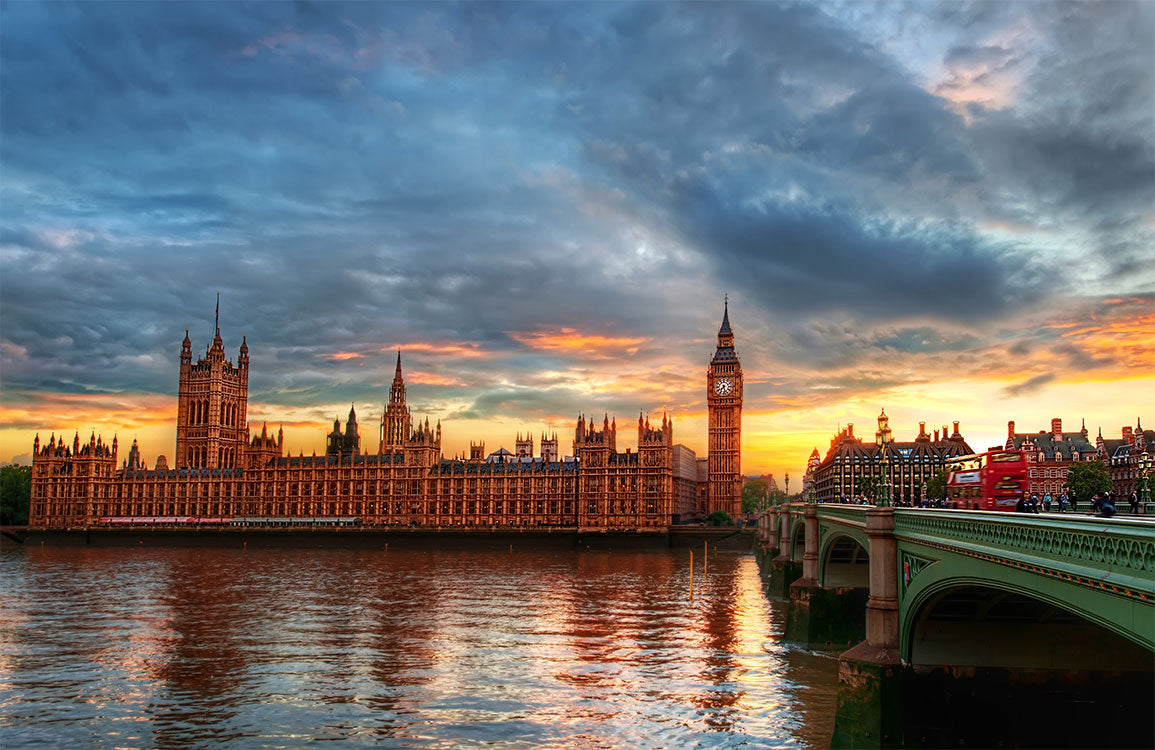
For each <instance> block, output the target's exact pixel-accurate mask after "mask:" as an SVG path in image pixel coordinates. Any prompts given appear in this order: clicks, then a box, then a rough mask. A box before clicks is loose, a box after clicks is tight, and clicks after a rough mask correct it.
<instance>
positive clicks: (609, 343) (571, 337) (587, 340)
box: [507, 328, 646, 354]
mask: <svg viewBox="0 0 1155 750" xmlns="http://www.w3.org/2000/svg"><path fill="white" fill-rule="evenodd" d="M507 333H508V335H509V337H510V338H512V339H513V340H514V341H517V342H518V343H521V344H525V345H526V346H528V347H530V348H531V349H542V350H544V351H573V352H577V351H581V352H594V353H600V352H602V351H606V350H622V351H625V352H627V353H629V354H637V352H638V348H639V347H640V346H641V345H642V344H644V343H646V339H645V338H641V337H630V336H602V335H599V334H587V333H581V332H579V331H578V330H577V329H576V328H559V329H556V330H552V331H508V332H507Z"/></svg>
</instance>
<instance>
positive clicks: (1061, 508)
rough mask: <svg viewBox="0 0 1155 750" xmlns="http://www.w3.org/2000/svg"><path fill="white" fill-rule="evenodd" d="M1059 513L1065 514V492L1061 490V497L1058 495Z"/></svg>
mask: <svg viewBox="0 0 1155 750" xmlns="http://www.w3.org/2000/svg"><path fill="white" fill-rule="evenodd" d="M1059 512H1060V513H1066V512H1067V491H1066V490H1063V493H1062V494H1061V495H1059Z"/></svg>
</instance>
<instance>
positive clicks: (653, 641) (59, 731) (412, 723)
mask: <svg viewBox="0 0 1155 750" xmlns="http://www.w3.org/2000/svg"><path fill="white" fill-rule="evenodd" d="M699 552H700V550H699ZM689 554H690V553H689V550H686V549H673V550H671V549H647V550H625V549H614V550H588V549H582V550H577V549H572V548H559V547H558V546H556V545H555V546H554V547H552V548H551V547H544V546H539V547H537V548H534V547H532V546H530V545H522V544H514V545H513V548H512V549H507V548H505V547H504V545H503V546H501V547H496V545H490V546H489V547H487V548H464V549H461V548H459V549H398V548H396V547H394V548H393V549H335V548H319V549H318V548H299V547H291V546H288V545H285V546H281V547H271V548H252V547H250V548H248V549H235V548H233V549H225V548H195V547H172V546H168V547H165V546H147V545H142V546H140V547H54V546H44V547H41V546H30V547H19V546H16V547H7V548H5V549H4V550H3V551H2V552H0V573H2V584H3V585H2V591H0V645H2V647H3V650H2V653H0V744H2V745H3V747H4V748H5V749H6V750H10V749H11V748H17V747H34V746H41V747H100V748H153V747H157V748H165V747H198V746H200V747H209V746H214V747H215V746H217V745H219V744H221V743H227V744H228V745H229V746H231V747H239V748H265V747H268V748H273V747H298V746H301V745H304V744H306V743H309V742H310V741H316V740H338V741H342V745H344V744H361V745H369V744H376V745H379V746H384V747H419V748H469V747H486V748H538V747H546V748H603V747H604V748H616V747H623V748H662V747H664V748H690V747H704V748H720V747H735V746H745V747H769V748H785V747H792V748H804V747H823V746H825V745H826V744H827V743H828V741H829V737H830V734H831V728H832V726H833V720H834V708H835V700H836V688H837V670H838V662H837V660H836V659H835V658H833V657H829V656H822V655H817V654H812V653H810V652H807V651H804V650H800V649H796V648H794V647H791V646H789V645H787V644H784V643H781V642H780V637H781V633H782V627H783V623H784V617H785V609H784V607H783V606H782V605H781V604H780V603H772V602H770V601H768V600H767V599H766V598H765V596H764V595H763V593H762V590H761V584H760V579H759V575H758V567H757V564H756V562H755V560H754V557H753V556H752V555H750V554H748V553H737V552H731V553H727V552H721V551H719V552H717V553H712V554H711V555H710V556H709V561H708V565H709V569H708V574H706V575H703V570H702V560H701V555H700V554H699V555H696V556H695V565H696V569H695V570H694V576H693V581H694V592H693V600H692V601H691V600H690V598H689V586H690V560H689Z"/></svg>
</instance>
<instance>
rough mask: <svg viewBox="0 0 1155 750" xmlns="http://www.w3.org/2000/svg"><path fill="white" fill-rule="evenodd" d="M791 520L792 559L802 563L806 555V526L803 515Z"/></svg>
mask: <svg viewBox="0 0 1155 750" xmlns="http://www.w3.org/2000/svg"><path fill="white" fill-rule="evenodd" d="M790 520H791V523H790V559H791V560H793V561H794V562H797V563H800V562H802V556H803V555H804V554H805V553H806V524H805V523H804V522H803V520H802V516H801V515H799V516H798V517H797V518H791V519H790Z"/></svg>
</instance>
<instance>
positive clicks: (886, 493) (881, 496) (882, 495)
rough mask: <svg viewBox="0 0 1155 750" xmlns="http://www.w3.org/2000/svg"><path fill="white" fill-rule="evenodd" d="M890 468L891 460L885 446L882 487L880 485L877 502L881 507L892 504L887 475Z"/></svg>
mask: <svg viewBox="0 0 1155 750" xmlns="http://www.w3.org/2000/svg"><path fill="white" fill-rule="evenodd" d="M889 468H890V461H889V460H888V458H887V455H886V449H885V448H883V452H882V487H880V488H879V490H878V500H877V501H876V502H875V505H877V506H878V507H880V508H886V507H888V506H889V505H890V504H891V502H890V478H889V477H888V476H887V474H888V472H887V469H889Z"/></svg>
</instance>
